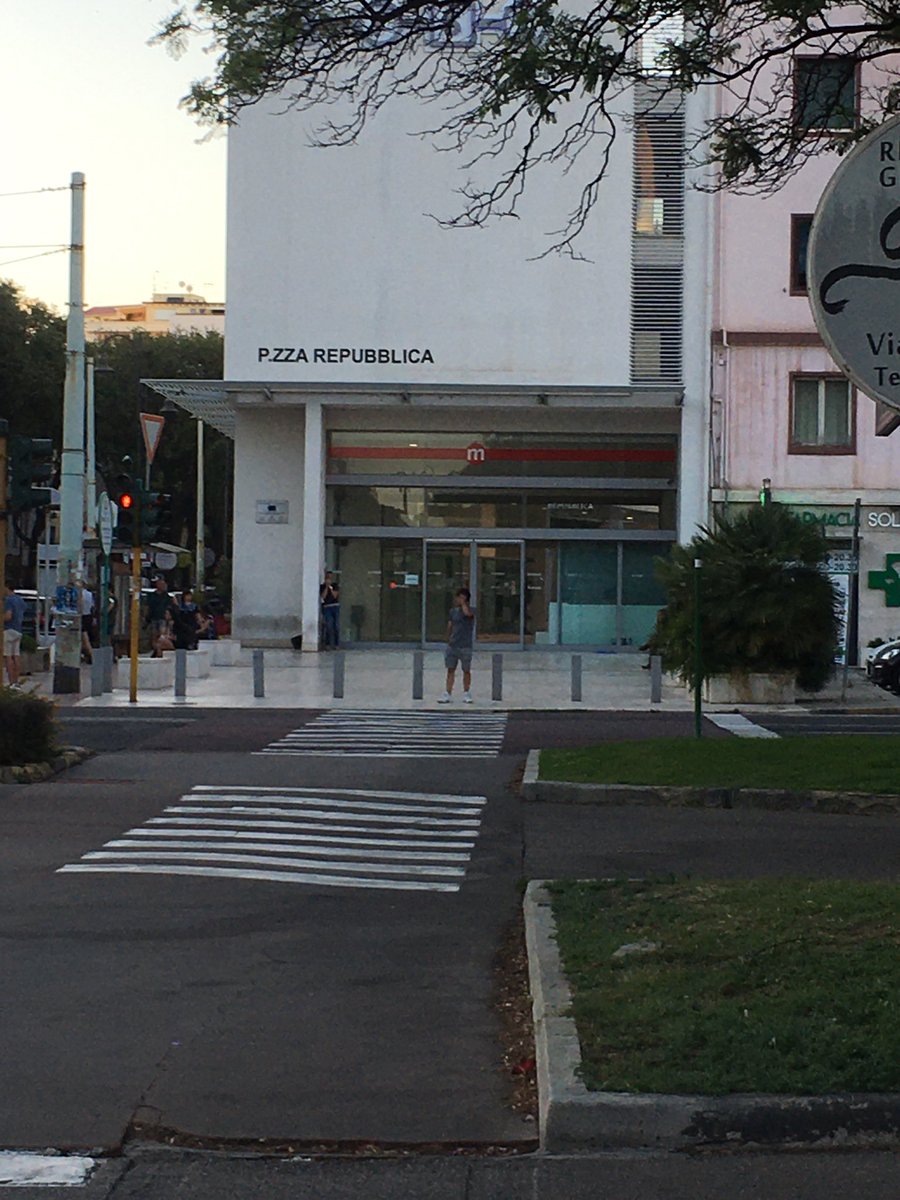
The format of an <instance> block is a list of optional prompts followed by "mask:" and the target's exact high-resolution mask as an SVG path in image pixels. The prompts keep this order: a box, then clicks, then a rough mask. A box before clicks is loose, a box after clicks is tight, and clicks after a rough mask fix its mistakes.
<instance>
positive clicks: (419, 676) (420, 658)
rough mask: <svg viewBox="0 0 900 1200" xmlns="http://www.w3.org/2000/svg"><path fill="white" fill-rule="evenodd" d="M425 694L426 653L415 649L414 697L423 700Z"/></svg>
mask: <svg viewBox="0 0 900 1200" xmlns="http://www.w3.org/2000/svg"><path fill="white" fill-rule="evenodd" d="M424 695H425V653H424V651H423V650H413V676H412V698H413V700H421V699H422V698H423V696H424Z"/></svg>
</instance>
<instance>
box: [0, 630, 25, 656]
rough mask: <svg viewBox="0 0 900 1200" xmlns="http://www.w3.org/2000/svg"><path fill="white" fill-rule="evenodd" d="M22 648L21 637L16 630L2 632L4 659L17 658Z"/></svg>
mask: <svg viewBox="0 0 900 1200" xmlns="http://www.w3.org/2000/svg"><path fill="white" fill-rule="evenodd" d="M21 648H22V635H21V633H19V631H18V630H17V629H4V630H3V654H4V656H5V657H6V658H17V657H18V655H19V651H20V650H21Z"/></svg>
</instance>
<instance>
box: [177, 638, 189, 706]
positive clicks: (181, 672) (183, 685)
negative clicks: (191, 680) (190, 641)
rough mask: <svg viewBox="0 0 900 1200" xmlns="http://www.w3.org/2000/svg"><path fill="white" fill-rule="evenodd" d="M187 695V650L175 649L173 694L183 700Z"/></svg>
mask: <svg viewBox="0 0 900 1200" xmlns="http://www.w3.org/2000/svg"><path fill="white" fill-rule="evenodd" d="M186 695H187V650H176V651H175V696H176V698H178V699H180V700H183V699H184V697H185V696H186Z"/></svg>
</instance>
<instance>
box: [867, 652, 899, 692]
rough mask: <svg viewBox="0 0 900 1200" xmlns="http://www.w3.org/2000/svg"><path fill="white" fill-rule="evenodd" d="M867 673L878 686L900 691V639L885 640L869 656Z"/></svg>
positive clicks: (890, 690) (887, 689) (891, 690)
mask: <svg viewBox="0 0 900 1200" xmlns="http://www.w3.org/2000/svg"><path fill="white" fill-rule="evenodd" d="M866 674H867V675H868V676H869V678H870V679H871V680H872V682H873V683H874V684H875V685H876V686H877V687H880V688H884V689H885V690H886V691H889V692H898V693H900V639H897V640H894V641H890V642H884V643H883V645H881V646H878V647H877V648H876V649H875V651H874V653H873V654H872V655H871V656H869V657H867V660H866Z"/></svg>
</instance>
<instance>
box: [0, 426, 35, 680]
mask: <svg viewBox="0 0 900 1200" xmlns="http://www.w3.org/2000/svg"><path fill="white" fill-rule="evenodd" d="M8 433H9V422H8V421H5V420H2V419H0V584H3V583H5V582H6V438H7V434H8ZM40 574H41V573H40V571H38V581H39V582H38V594H39V595H40ZM4 594H5V593H4ZM36 632H37V631H36ZM45 632H46V625H45ZM36 640H37V639H36ZM2 683H3V672H2V670H0V684H2Z"/></svg>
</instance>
